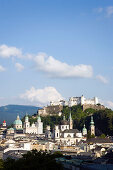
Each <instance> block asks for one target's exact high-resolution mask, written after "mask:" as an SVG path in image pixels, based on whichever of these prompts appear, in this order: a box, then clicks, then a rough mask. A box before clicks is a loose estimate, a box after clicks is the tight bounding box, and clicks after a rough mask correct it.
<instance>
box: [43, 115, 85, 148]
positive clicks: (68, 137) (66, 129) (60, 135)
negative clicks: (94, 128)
mask: <svg viewBox="0 0 113 170" xmlns="http://www.w3.org/2000/svg"><path fill="white" fill-rule="evenodd" d="M45 137H46V138H47V139H50V138H53V139H54V141H55V142H57V143H58V144H60V145H73V144H74V145H75V144H77V143H78V142H80V140H81V139H82V133H81V132H80V131H79V130H77V129H73V121H72V117H71V113H70V116H69V120H68V121H67V120H66V119H65V116H64V117H63V120H62V121H61V123H60V125H55V127H54V129H53V132H51V131H50V126H47V128H46V132H45Z"/></svg>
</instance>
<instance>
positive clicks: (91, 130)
mask: <svg viewBox="0 0 113 170" xmlns="http://www.w3.org/2000/svg"><path fill="white" fill-rule="evenodd" d="M90 132H91V135H95V125H94V121H93V116H91V122H90Z"/></svg>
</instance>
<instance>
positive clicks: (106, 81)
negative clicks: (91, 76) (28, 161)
mask: <svg viewBox="0 0 113 170" xmlns="http://www.w3.org/2000/svg"><path fill="white" fill-rule="evenodd" d="M96 79H98V80H99V81H101V82H102V83H104V84H107V83H108V80H107V79H106V78H105V77H104V76H102V75H100V74H99V75H97V76H96Z"/></svg>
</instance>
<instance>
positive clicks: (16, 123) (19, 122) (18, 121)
mask: <svg viewBox="0 0 113 170" xmlns="http://www.w3.org/2000/svg"><path fill="white" fill-rule="evenodd" d="M13 124H14V125H22V121H21V120H15V121H14V122H13Z"/></svg>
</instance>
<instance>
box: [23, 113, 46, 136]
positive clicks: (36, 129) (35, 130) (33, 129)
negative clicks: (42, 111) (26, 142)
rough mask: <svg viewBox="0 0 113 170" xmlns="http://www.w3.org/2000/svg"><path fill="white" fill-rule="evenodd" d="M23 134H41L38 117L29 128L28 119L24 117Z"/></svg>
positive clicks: (40, 124)
mask: <svg viewBox="0 0 113 170" xmlns="http://www.w3.org/2000/svg"><path fill="white" fill-rule="evenodd" d="M23 132H24V133H29V134H30V133H31V134H32V133H34V134H43V122H41V118H40V116H38V118H37V122H35V123H32V125H31V126H30V122H29V118H28V116H27V115H26V116H25V122H24V127H23Z"/></svg>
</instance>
